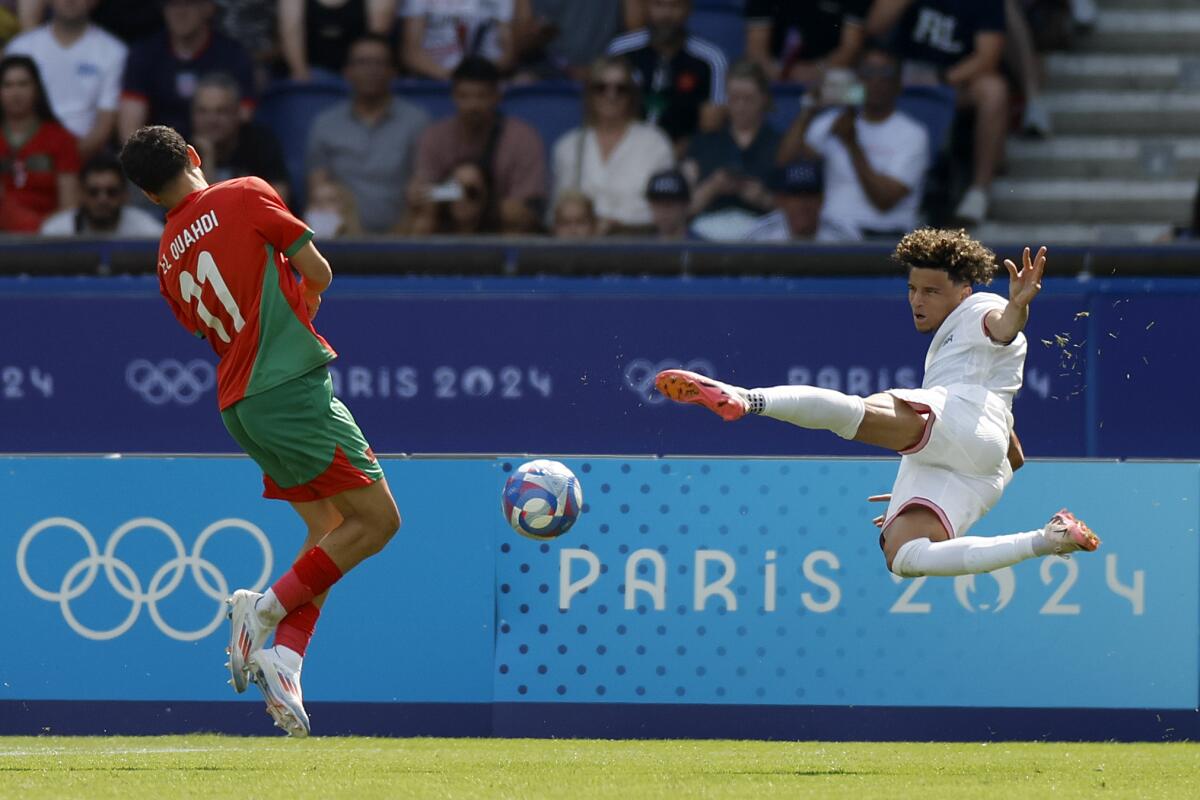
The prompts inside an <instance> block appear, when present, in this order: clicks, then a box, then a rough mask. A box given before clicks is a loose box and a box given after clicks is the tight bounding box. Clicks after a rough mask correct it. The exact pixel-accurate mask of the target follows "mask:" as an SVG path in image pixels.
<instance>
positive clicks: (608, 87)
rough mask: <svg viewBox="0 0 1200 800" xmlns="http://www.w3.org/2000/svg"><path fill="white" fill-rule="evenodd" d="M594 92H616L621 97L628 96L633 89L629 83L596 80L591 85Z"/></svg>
mask: <svg viewBox="0 0 1200 800" xmlns="http://www.w3.org/2000/svg"><path fill="white" fill-rule="evenodd" d="M590 88H591V90H592V94H610V93H611V94H615V95H617V96H619V97H627V96H628V95H629V93H630V91H632V90H631V89H630V88H629V84H627V83H610V82H606V81H596V82H595V83H593V84H592V85H591V87H590Z"/></svg>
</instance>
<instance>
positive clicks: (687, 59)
mask: <svg viewBox="0 0 1200 800" xmlns="http://www.w3.org/2000/svg"><path fill="white" fill-rule="evenodd" d="M691 12H692V0H648V5H647V6H646V20H647V26H646V27H645V28H642V29H640V30H636V31H633V32H632V33H627V34H625V35H624V36H620V37H618V38H616V39H614V40H613V41H612V44H610V45H609V46H608V54H609V55H610V56H624V57H625V58H627V59H628V60H629V63H630V64H631V65H632V66H633V74H634V80H636V81H637V84H638V86H640V87H641V90H642V101H643V108H642V110H643V113H644V116H645V119H646V121H647V122H649V123H651V124H652V125H658V126H659V127H661V128H662V129H663V130H664V131H666V133H667V136H669V137H671V140H672V141H674V142H675V143H676V145H678V146H680V147H681V148H682V147H683V146H684V145H686V140H687V139H688V137H690V136H692V134H694V133H696V131H697V130H703V131H713V130H716V129H717V128H719V127H721V123H722V122H723V121H724V119H725V69H726V64H725V56H724V55H723V54H722V53H721V50H720V48H718V47H717V46H716V45H715V44H712V43H711V42H708V41H706V40H704V39H701V38H700V37H698V36H690V35H688V32H687V18H688V15H689V14H691Z"/></svg>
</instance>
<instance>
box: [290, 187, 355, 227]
mask: <svg viewBox="0 0 1200 800" xmlns="http://www.w3.org/2000/svg"><path fill="white" fill-rule="evenodd" d="M304 221H305V222H307V223H308V227H310V228H312V231H313V234H314V235H315V236H316V238H318V239H321V240H325V239H334V238H337V237H339V236H360V235H362V232H363V229H362V224H361V223H360V222H359V215H358V204H357V203H355V202H354V195H353V194H351V193H350V190H349V189H347V188H346V187H345V186H343V185H342V184H340V183H334V182H332V181H326V182H324V183H321V184H318V185H317V187H316V188H315V189H314V190H313V194H312V197H311V198H310V199H309V201H308V208H307V209H306V210H305V212H304Z"/></svg>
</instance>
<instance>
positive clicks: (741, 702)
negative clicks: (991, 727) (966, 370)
mask: <svg viewBox="0 0 1200 800" xmlns="http://www.w3.org/2000/svg"><path fill="white" fill-rule="evenodd" d="M564 461H565V463H567V464H568V465H569V466H570V467H571V468H572V469H573V470H574V471H575V472H576V474H577V475H578V476H579V477H580V478H581V480H582V485H583V487H584V501H585V511H584V513H583V516H582V517H581V519H580V521H579V522H578V523H577V524H576V526H575V527H574V528H573V529H572V530H571V531H570V533H569V534H567V535H566V536H564V537H563V538H562V539H561V540H558V541H555V542H550V543H539V542H535V541H531V540H528V539H524V538H521V537H518V536H517V535H516V534H515V533H514V532H513V531H512V530H511V529H510V528H509V527H508V526H507V524H506V522H505V520H504V519H503V517H502V515H501V513H500V511H499V502H498V498H499V492H500V488H501V486H502V485H503V483H504V480H505V477H506V476H507V474H508V472H509V471H511V469H512V467H513V466H514V465H515V463H517V462H515V461H513V460H509V459H502V458H461V459H387V460H386V461H385V465H384V466H385V469H386V472H387V474H388V479H389V483H390V484H391V486H392V487H393V489H394V491H395V493H396V495H397V500H398V503H399V505H400V508H401V512H402V515H403V516H404V519H405V522H404V525H403V527H402V528H401V531H400V533H399V534H398V535H397V538H396V539H395V541H394V542H393V543H392V544H391V545H389V547H388V548H386V549H385V550H384V552H383V553H382V554H381V555H379V556H378V557H376V558H374V559H371V560H370V561H368V562H366V563H364V564H363V565H362V566H361V567H360V568H359V569H357V570H355V571H354V572H353V573H352V574H351V576H350V578H349V579H347V580H346V581H344V582H343V583H341V584H339V585H338V586H337V587H335V589H334V591H333V593H332V595H331V600H330V602H329V604H328V605H327V606H326V609H325V611H324V613H323V615H322V619H321V621H320V624H319V626H318V630H317V634H316V638H315V639H314V642H313V646H312V648H311V650H310V653H309V657H308V658H307V659H306V665H305V672H304V678H305V695H306V698H307V700H308V701H309V703H310V704H311V705H310V710H311V709H313V708H315V709H316V711H315V712H314V724H316V725H317V726H318V728H317V730H318V732H325V733H333V732H344V733H351V732H355V733H376V734H378V733H398V732H399V733H414V732H417V733H421V732H424V733H428V732H431V731H433V730H437V731H439V732H441V733H447V734H456V733H457V734H459V735H466V734H470V735H478V734H480V733H487V732H489V731H491V732H495V733H500V734H502V735H532V734H539V733H541V734H549V733H553V734H554V735H584V734H585V733H586V734H589V735H602V734H607V735H617V734H620V735H638V734H637V731H636V730H635V731H632V732H631V731H630V730H629V729H628V728H627V727H626V728H622V727H621V724H622V720H625V721H626V722H627V721H628V720H630V719H641V717H639V715H641V714H643V713H650V714H653V715H654V718H655V720H656V721H657V722H656V724H657V725H658V727H655V728H652V729H651V730H653V731H656V732H658V735H685V736H686V735H699V734H698V733H695V732H689V729H688V726H689V724H691V723H690V722H689V721H690V720H693V719H694V718H695V715H696V714H707V715H709V719H710V722H711V721H713V720H716V722H714V723H713V727H712V728H711V731H712V732H713V733H714V734H715V735H726V736H728V735H734V734H735V733H736V734H738V735H783V736H788V735H790V736H798V735H807V736H814V737H821V736H833V735H839V736H840V735H842V734H841V733H840V732H842V731H844V732H846V735H849V736H851V737H857V738H863V737H864V736H867V737H868V738H870V735H871V732H870V731H869V730H865V729H864V726H866V727H869V726H870V725H871V724H874V723H872V722H871V721H870V720H864V719H863V718H862V717H861V716H860V715H861V714H862V713H864V712H863V709H864V708H868V709H879V710H882V713H885V714H888V715H896V714H903V713H906V712H905V709H911V710H912V713H914V714H919V715H921V716H920V717H918V719H925V720H926V721H928V720H929V719H943V720H944V719H949V717H944V716H938V715H941V714H943V712H942V711H938V710H937V709H974V710H977V711H978V715H977V716H976V717H975V718H973V720H972V723H971V724H973V725H977V726H978V725H979V724H981V722H980V721H981V720H983V721H985V722H986V721H988V720H1004V719H1006V717H1005V716H1004V713H1003V712H1004V710H1005V709H1023V710H1024V712H1025V713H1033V712H1037V714H1041V716H1040V717H1038V716H1037V714H1034V717H1032V718H1036V719H1041V720H1042V721H1045V720H1047V719H1049V720H1054V719H1059V718H1061V719H1063V720H1069V721H1074V724H1078V723H1079V720H1080V717H1079V713H1081V712H1079V710H1086V709H1093V710H1099V711H1105V712H1106V713H1109V714H1113V715H1117V716H1114V717H1110V718H1108V719H1109V723H1107V727H1105V726H1099V727H1093V729H1092V733H1091V735H1101V736H1126V735H1129V736H1132V735H1160V734H1162V735H1171V734H1170V732H1168V733H1167V734H1163V733H1162V728H1163V726H1166V727H1174V728H1176V734H1175V735H1194V733H1195V732H1196V731H1197V730H1200V725H1198V724H1197V720H1198V719H1200V718H1198V717H1197V716H1196V714H1195V713H1193V712H1194V711H1195V709H1197V708H1198V707H1200V698H1198V696H1197V695H1198V692H1200V686H1198V685H1200V680H1198V678H1197V676H1198V675H1200V664H1198V649H1197V641H1198V640H1200V594H1198V592H1200V589H1198V585H1200V581H1198V580H1197V578H1198V569H1200V566H1198V565H1200V540H1198V539H1197V529H1198V525H1200V508H1198V503H1200V465H1197V464H1194V463H1187V464H1184V463H1175V464H1165V463H1094V462H1090V463H1063V462H1035V463H1031V464H1029V465H1028V466H1027V467H1026V468H1025V469H1024V470H1022V471H1021V472H1020V473H1018V476H1017V479H1016V480H1015V481H1014V483H1013V484H1012V485H1011V486H1010V488H1009V490H1008V492H1007V494H1006V496H1005V497H1004V498H1003V500H1002V501H1001V502H1000V504H999V505H998V506H997V507H996V508H995V509H994V510H993V511H992V512H991V513H990V514H989V515H988V516H987V517H986V518H985V519H984V520H983V521H981V522H980V523H979V524H978V526H977V527H976V529H974V530H973V531H972V533H973V534H978V535H995V534H999V533H1005V532H1013V531H1018V530H1028V529H1031V528H1036V527H1039V526H1041V525H1042V524H1044V522H1045V519H1046V518H1047V517H1048V516H1049V515H1050V514H1051V513H1053V512H1054V511H1055V510H1057V509H1058V508H1059V507H1060V505H1061V504H1063V503H1068V504H1069V505H1070V506H1071V508H1073V509H1074V510H1075V511H1076V512H1078V513H1079V514H1080V515H1081V516H1083V517H1085V518H1086V519H1088V520H1089V522H1091V523H1092V525H1093V527H1094V528H1095V529H1096V530H1097V531H1098V532H1099V534H1100V535H1101V536H1102V537H1103V539H1104V545H1103V547H1102V548H1101V550H1100V551H1099V552H1098V553H1095V554H1079V555H1077V556H1076V557H1075V558H1073V559H1071V560H1063V559H1040V560H1033V561H1029V562H1025V563H1022V564H1020V565H1018V566H1016V567H1014V568H1011V569H1005V570H999V571H997V572H994V573H991V574H989V575H980V576H976V577H973V578H972V577H961V578H956V579H950V578H946V579H938V578H931V579H917V580H912V581H903V582H902V581H899V580H898V579H895V578H893V576H891V575H890V573H888V572H887V571H886V569H885V567H884V564H883V558H882V555H881V553H880V552H879V549H878V546H877V543H876V539H877V535H876V533H877V532H876V531H875V529H874V528H873V526H872V525H871V524H870V519H871V517H872V515H873V514H874V513H876V511H877V510H878V509H877V508H875V507H872V506H870V505H868V504H867V503H866V502H865V498H866V496H867V495H869V494H873V493H877V492H879V491H885V490H886V489H887V488H888V486H889V485H890V482H891V479H892V477H893V474H894V470H895V462H894V461H892V460H815V459H814V460H808V459H755V460H748V459H688V458H680V459H647V458H588V459H576V458H567V459H564ZM258 478H259V476H258V473H257V471H256V470H255V469H254V467H253V465H252V464H251V463H250V462H249V461H248V460H246V459H238V458H59V457H46V458H19V457H10V458H5V459H3V460H2V461H0V497H3V498H4V500H5V509H6V513H5V516H4V519H3V522H0V603H2V604H3V605H4V607H5V609H6V612H7V613H6V614H5V615H4V616H3V618H0V641H2V642H4V648H3V650H2V651H0V732H17V731H37V730H40V729H42V728H45V727H51V723H50V722H48V721H47V720H50V719H52V720H53V721H54V722H53V726H52V727H54V729H55V730H60V731H62V732H80V731H88V732H99V731H100V730H113V727H114V726H116V727H117V729H119V730H125V731H127V732H151V731H153V732H165V731H172V730H174V731H180V730H195V729H198V728H202V729H206V730H225V731H230V732H238V733H247V732H263V730H264V729H263V727H262V726H263V725H265V724H266V722H265V719H266V718H265V717H264V716H263V715H261V713H259V711H260V709H258V708H257V703H258V698H257V697H256V696H252V695H253V693H251V695H248V696H245V697H244V698H243V700H242V701H238V702H233V700H234V697H235V696H234V695H233V694H232V692H231V690H230V689H229V688H228V687H227V686H226V685H225V682H224V681H225V678H226V673H225V670H224V669H223V667H222V666H221V664H222V662H223V660H224V656H223V648H224V646H225V644H226V641H227V638H226V637H227V631H226V627H225V623H224V620H223V617H222V616H221V600H220V599H221V597H222V596H223V595H224V594H225V592H226V591H228V590H229V589H230V588H235V587H239V586H249V587H262V586H265V585H267V584H268V583H269V582H270V581H271V580H274V578H276V577H277V576H278V575H279V574H280V572H281V571H282V570H283V569H284V568H285V567H286V565H287V563H288V562H289V561H290V559H291V558H292V557H293V554H294V551H295V550H296V548H297V547H298V545H299V543H300V541H301V537H302V531H301V526H300V522H299V520H298V519H297V518H296V517H295V515H294V514H293V512H292V511H291V510H290V509H288V508H287V507H286V506H285V505H284V504H282V503H268V502H265V501H263V500H261V499H260V498H259V497H258V496H257V494H258V487H259V480H258ZM1150 532H1152V533H1153V535H1148V533H1150ZM69 708H76V709H79V710H78V711H76V712H74V713H70V712H68V711H66V710H64V709H69ZM456 708H458V709H462V708H475V709H483V710H484V711H483V713H484V714H493V713H494V715H495V716H494V721H493V722H492V723H486V722H485V723H480V722H479V719H478V715H477V716H476V717H472V718H471V721H469V722H468V721H461V722H460V721H458V720H460V719H465V718H461V717H456V716H454V714H455V712H454V709H456ZM589 708H594V709H603V710H597V711H596V712H591V711H587V710H586V709H589ZM97 709H104V711H103V714H102V715H101V712H100V711H98V710H97ZM172 709H175V710H174V711H172ZM187 709H191V710H190V711H187V713H185V710H187ZM488 709H491V711H488ZM522 709H524V710H522ZM642 709H645V710H646V711H645V712H643V711H642ZM706 709H707V710H706ZM713 709H723V711H721V712H718V711H715V710H713ZM754 709H760V710H759V711H758V712H755V711H754ZM768 709H769V718H770V719H771V720H774V721H775V722H774V723H772V725H774V727H771V726H767V727H763V720H764V719H765V718H764V717H763V714H764V713H767V710H768ZM821 709H826V710H825V711H821ZM855 709H857V710H855ZM1065 709H1072V710H1073V711H1071V712H1070V713H1068V712H1066V711H1065ZM1145 709H1149V710H1150V712H1147V713H1149V714H1150V715H1151V717H1153V716H1154V715H1158V717H1157V718H1158V719H1159V723H1158V724H1157V725H1155V724H1154V723H1146V721H1145V719H1142V722H1141V723H1140V724H1143V728H1144V729H1145V730H1150V729H1153V730H1152V731H1151V732H1150V733H1148V734H1146V733H1137V734H1135V733H1130V732H1129V730H1128V729H1124V728H1119V729H1116V730H1114V728H1113V726H1112V720H1113V719H1126V718H1124V717H1120V716H1119V714H1120V713H1124V712H1121V711H1120V710H1127V711H1128V712H1129V713H1135V712H1136V713H1139V714H1141V711H1142V710H1145ZM89 710H90V711H89ZM93 712H94V713H93ZM135 712H137V713H135ZM945 713H951V712H950V711H946V712H945ZM189 714H191V716H189ZM798 714H804V715H808V716H806V717H804V719H805V720H807V721H806V722H804V721H798V720H799V718H798V717H796V716H795V715H798ZM814 714H820V715H823V716H820V717H819V718H817V719H818V720H819V721H818V722H816V723H814V722H813V719H814V718H813V717H812V716H811V715H814ZM930 714H933V715H934V716H933V717H930V716H929V715H930ZM1172 714H1175V715H1181V714H1182V715H1185V716H1183V717H1178V716H1176V717H1172V716H1171V715H1172ZM97 715H101V716H100V718H101V719H102V720H103V722H104V724H105V725H106V726H107V727H104V728H97V727H94V725H95V723H94V722H92V720H94V719H96V718H97ZM105 715H107V716H105ZM197 715H199V716H197ZM556 715H557V716H556ZM789 715H791V716H789ZM1054 715H1059V716H1057V717H1056V716H1054ZM1072 715H1073V716H1072ZM1163 715H1166V716H1165V717H1164V716H1163ZM1142 716H1143V717H1144V716H1145V715H1144V714H1143V715H1142ZM321 719H324V720H326V722H325V723H324V724H325V725H326V726H328V727H325V728H323V729H322V728H321V724H322V723H321V722H319V720H321ZM556 719H557V720H559V721H558V722H554V720H556ZM602 719H603V720H607V721H609V722H611V723H612V725H613V726H614V727H612V728H606V729H604V730H603V731H601V732H600V734H597V733H596V729H595V726H596V725H597V724H598V720H602ZM738 719H741V720H747V719H750V720H754V721H756V722H755V724H756V725H757V726H758V727H757V729H755V728H754V727H753V726H752V728H751V729H749V730H744V729H742V728H731V725H732V724H733V723H732V722H730V721H731V720H738ZM1089 719H1090V717H1089ZM1162 719H1167V720H1168V722H1166V723H1163V722H1162ZM721 720H724V722H721ZM1180 720H1182V721H1180ZM672 721H673V722H672ZM782 721H787V722H786V724H785V722H782ZM639 724H640V723H639ZM989 724H990V723H989ZM439 725H440V726H441V727H437V726H439ZM546 725H553V726H555V727H552V728H546V727H539V726H546ZM1146 725H1149V727H1148V728H1146V727H1145V726H1146ZM589 726H592V727H589ZM672 726H674V727H672ZM789 726H791V727H789ZM1189 726H1190V727H1189ZM1143 728H1137V730H1138V731H1141V730H1143ZM1050 729H1051V730H1053V729H1054V728H1053V726H1051V728H1050ZM880 730H883V729H882V728H881V729H880ZM908 730H909V734H910V735H911V732H912V730H920V728H909V729H908ZM950 730H951V729H950V728H946V729H945V734H944V735H946V736H954V735H964V734H961V733H960V734H953V733H951V732H950ZM672 731H674V732H673V733H672ZM1123 731H1124V732H1123ZM898 735H902V734H898ZM935 735H940V734H935ZM965 735H967V736H968V737H971V736H975V735H976V734H971V733H967V734H965ZM977 735H978V736H982V737H984V738H986V737H987V736H988V735H989V734H988V733H987V732H986V730H981V731H980V733H979V734H977ZM1081 735H1082V736H1083V737H1084V738H1087V736H1088V735H1089V734H1088V733H1087V732H1084V733H1083V734H1081Z"/></svg>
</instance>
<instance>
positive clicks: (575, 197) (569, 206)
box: [552, 189, 600, 239]
mask: <svg viewBox="0 0 1200 800" xmlns="http://www.w3.org/2000/svg"><path fill="white" fill-rule="evenodd" d="M598 222H599V221H598V220H597V219H596V208H595V206H593V205H592V198H590V197H588V196H587V195H586V194H584V193H583V192H577V191H575V190H574V189H568V190H567V191H565V192H563V193H562V194H560V195H559V196H558V202H556V203H555V204H554V227H553V231H552V233H553V234H554V238H555V239H591V238H593V237H595V236H597V235H599V233H600V229H599V225H598Z"/></svg>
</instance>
